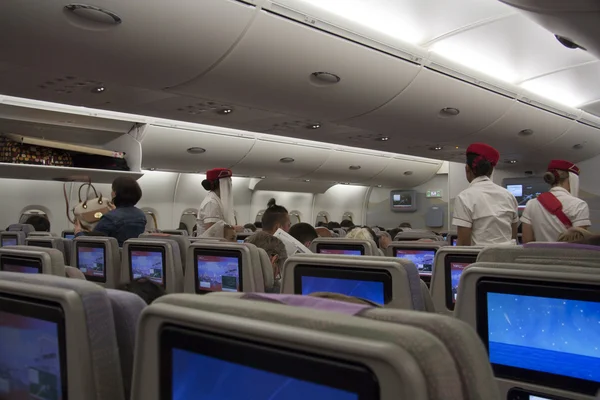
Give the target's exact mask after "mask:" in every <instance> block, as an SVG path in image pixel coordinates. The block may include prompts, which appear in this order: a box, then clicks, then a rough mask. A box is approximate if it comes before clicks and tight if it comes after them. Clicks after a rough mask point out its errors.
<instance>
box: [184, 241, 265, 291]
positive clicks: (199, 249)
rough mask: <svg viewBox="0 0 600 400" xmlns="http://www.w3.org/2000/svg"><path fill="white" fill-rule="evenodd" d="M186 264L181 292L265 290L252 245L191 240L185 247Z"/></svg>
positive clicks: (258, 262) (258, 259) (261, 268)
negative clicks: (186, 251)
mask: <svg viewBox="0 0 600 400" xmlns="http://www.w3.org/2000/svg"><path fill="white" fill-rule="evenodd" d="M187 263H188V265H187V267H186V269H185V275H184V280H185V282H184V292H185V293H196V294H206V293H210V292H215V291H232V292H264V291H265V277H264V276H263V266H262V262H261V256H260V253H259V251H258V248H257V247H256V246H254V245H253V244H250V243H230V242H214V241H200V242H195V243H193V244H192V245H191V246H190V247H189V248H188V253H187ZM269 265H270V264H269ZM271 271H272V269H271ZM223 278H225V279H223Z"/></svg>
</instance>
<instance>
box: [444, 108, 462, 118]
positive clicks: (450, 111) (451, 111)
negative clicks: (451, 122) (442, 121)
mask: <svg viewBox="0 0 600 400" xmlns="http://www.w3.org/2000/svg"><path fill="white" fill-rule="evenodd" d="M458 114H460V110H459V109H458V108H453V107H446V108H442V109H441V110H440V115H441V116H442V117H456V116H457V115H458Z"/></svg>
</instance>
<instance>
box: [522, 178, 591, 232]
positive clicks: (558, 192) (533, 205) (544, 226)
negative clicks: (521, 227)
mask: <svg viewBox="0 0 600 400" xmlns="http://www.w3.org/2000/svg"><path fill="white" fill-rule="evenodd" d="M550 192H551V193H552V194H553V195H554V196H556V198H557V199H558V200H559V201H560V202H561V203H562V205H563V212H564V213H565V215H566V216H567V217H569V219H570V220H571V223H572V224H573V226H590V225H592V222H591V221H590V209H589V207H588V205H587V203H586V202H585V201H583V200H581V199H579V198H577V197H575V196H573V195H572V194H571V193H569V191H568V190H567V189H565V188H563V187H560V186H557V187H553V188H552V189H550ZM521 222H523V223H525V224H529V225H531V227H532V228H533V235H534V236H535V240H536V242H556V240H558V237H559V236H560V234H561V233H563V232H564V231H566V230H567V227H566V226H564V225H563V223H562V222H560V220H559V219H558V217H556V216H554V215H552V214H550V213H549V212H548V211H547V210H546V209H545V208H544V206H542V205H541V204H540V202H539V201H538V200H537V199H532V200H529V201H528V202H527V206H526V207H525V211H523V216H522V217H521Z"/></svg>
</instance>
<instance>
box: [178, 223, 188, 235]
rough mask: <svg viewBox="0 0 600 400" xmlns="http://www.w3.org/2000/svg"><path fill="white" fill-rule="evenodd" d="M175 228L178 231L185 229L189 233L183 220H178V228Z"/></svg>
mask: <svg viewBox="0 0 600 400" xmlns="http://www.w3.org/2000/svg"><path fill="white" fill-rule="evenodd" d="M177 230H180V231H186V232H188V233H189V230H188V227H187V225H186V224H185V222H180V223H179V228H177Z"/></svg>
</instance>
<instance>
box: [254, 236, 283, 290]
mask: <svg viewBox="0 0 600 400" xmlns="http://www.w3.org/2000/svg"><path fill="white" fill-rule="evenodd" d="M245 242H246V243H251V244H253V245H255V246H256V247H259V248H261V249H263V250H264V251H266V252H267V255H268V256H269V260H271V265H272V266H273V277H274V278H275V284H274V285H273V288H269V289H267V288H265V292H267V293H280V292H281V269H282V268H283V264H284V263H285V260H287V257H288V256H287V251H286V250H285V245H284V244H283V242H282V241H281V240H279V239H277V238H276V237H275V236H273V235H271V234H269V233H267V232H256V233H255V234H254V235H252V236H248V237H247V238H246V240H245Z"/></svg>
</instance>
